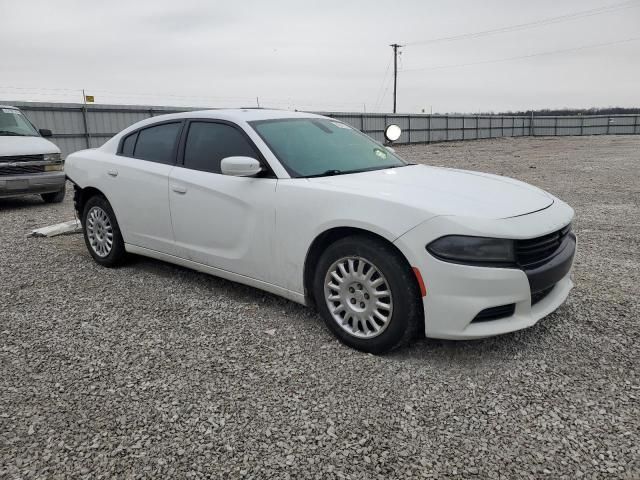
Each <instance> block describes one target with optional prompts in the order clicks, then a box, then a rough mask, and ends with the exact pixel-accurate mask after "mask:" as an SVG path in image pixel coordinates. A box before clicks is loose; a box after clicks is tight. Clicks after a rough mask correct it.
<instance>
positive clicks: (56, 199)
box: [40, 187, 67, 203]
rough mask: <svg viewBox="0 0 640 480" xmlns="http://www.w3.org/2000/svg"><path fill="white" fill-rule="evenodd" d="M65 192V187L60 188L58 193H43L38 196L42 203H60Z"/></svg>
mask: <svg viewBox="0 0 640 480" xmlns="http://www.w3.org/2000/svg"><path fill="white" fill-rule="evenodd" d="M66 192H67V189H66V187H62V190H60V191H59V192H51V193H43V194H41V195H40V196H41V197H42V200H44V203H60V202H62V201H63V200H64V195H65V193H66Z"/></svg>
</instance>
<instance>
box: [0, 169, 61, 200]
mask: <svg viewBox="0 0 640 480" xmlns="http://www.w3.org/2000/svg"><path fill="white" fill-rule="evenodd" d="M65 182H66V177H65V174H64V172H45V173H34V174H32V175H11V176H0V198H4V197H14V196H17V195H27V194H39V193H52V192H59V191H60V190H62V189H63V188H64V185H65Z"/></svg>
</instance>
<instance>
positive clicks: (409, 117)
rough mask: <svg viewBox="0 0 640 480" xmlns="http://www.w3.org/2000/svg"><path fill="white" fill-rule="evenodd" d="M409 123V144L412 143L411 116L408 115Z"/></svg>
mask: <svg viewBox="0 0 640 480" xmlns="http://www.w3.org/2000/svg"><path fill="white" fill-rule="evenodd" d="M407 121H408V122H409V126H408V127H407V136H408V138H407V143H411V115H407Z"/></svg>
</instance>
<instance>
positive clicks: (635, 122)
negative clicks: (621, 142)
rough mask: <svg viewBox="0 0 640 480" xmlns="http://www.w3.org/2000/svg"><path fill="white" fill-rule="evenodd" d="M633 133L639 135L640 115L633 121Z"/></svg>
mask: <svg viewBox="0 0 640 480" xmlns="http://www.w3.org/2000/svg"><path fill="white" fill-rule="evenodd" d="M633 133H638V115H636V118H635V119H634V120H633Z"/></svg>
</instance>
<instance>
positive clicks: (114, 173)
mask: <svg viewBox="0 0 640 480" xmlns="http://www.w3.org/2000/svg"><path fill="white" fill-rule="evenodd" d="M107 173H108V174H109V175H110V176H112V177H117V176H118V171H117V170H109V171H108V172H107Z"/></svg>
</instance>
